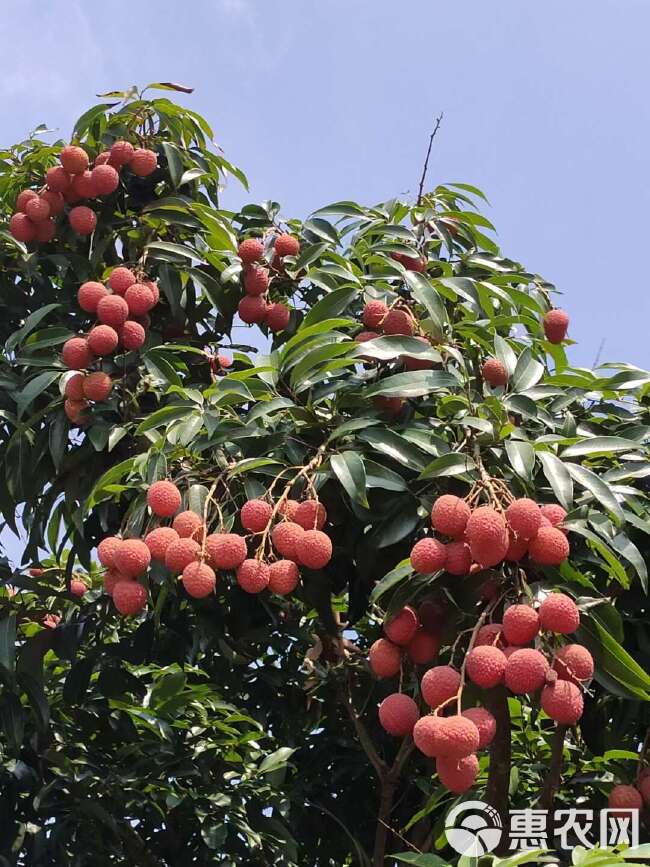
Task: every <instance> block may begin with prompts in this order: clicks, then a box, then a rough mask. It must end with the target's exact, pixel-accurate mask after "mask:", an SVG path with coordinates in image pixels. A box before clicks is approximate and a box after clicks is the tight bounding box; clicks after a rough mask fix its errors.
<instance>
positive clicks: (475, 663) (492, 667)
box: [465, 645, 508, 689]
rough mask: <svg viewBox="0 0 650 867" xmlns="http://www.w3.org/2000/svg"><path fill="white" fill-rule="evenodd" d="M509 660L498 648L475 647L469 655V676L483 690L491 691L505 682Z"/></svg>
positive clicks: (487, 646)
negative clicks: (504, 677)
mask: <svg viewBox="0 0 650 867" xmlns="http://www.w3.org/2000/svg"><path fill="white" fill-rule="evenodd" d="M507 661H508V660H507V659H506V658H505V656H504V655H503V653H502V652H501V651H500V650H499V648H498V647H491V646H490V645H482V646H479V647H473V648H472V649H471V650H470V652H469V653H468V654H467V659H466V660H465V670H466V672H467V676H468V677H469V679H470V680H471V681H472V683H475V684H476V685H477V686H480V687H481V688H482V689H491V687H493V686H496V685H497V684H498V683H501V681H502V680H503V675H504V672H505V670H506V663H507Z"/></svg>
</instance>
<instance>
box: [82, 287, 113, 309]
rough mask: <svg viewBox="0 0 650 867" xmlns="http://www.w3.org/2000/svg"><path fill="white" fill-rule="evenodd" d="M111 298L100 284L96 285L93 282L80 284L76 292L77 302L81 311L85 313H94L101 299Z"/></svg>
mask: <svg viewBox="0 0 650 867" xmlns="http://www.w3.org/2000/svg"><path fill="white" fill-rule="evenodd" d="M110 297H111V296H110V295H109V294H108V292H107V291H106V287H105V286H104V285H103V284H102V283H97V282H96V281H95V280H89V281H88V282H86V283H82V284H81V286H80V287H79V291H78V292H77V301H78V302H79V306H80V307H81V309H82V310H85V311H86V313H96V312H97V305H98V304H99V302H100V301H101V299H102V298H110Z"/></svg>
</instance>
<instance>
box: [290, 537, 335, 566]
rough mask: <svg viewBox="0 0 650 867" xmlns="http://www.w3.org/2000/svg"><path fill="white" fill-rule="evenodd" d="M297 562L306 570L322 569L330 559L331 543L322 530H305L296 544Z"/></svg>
mask: <svg viewBox="0 0 650 867" xmlns="http://www.w3.org/2000/svg"><path fill="white" fill-rule="evenodd" d="M296 557H297V559H298V562H299V563H301V564H302V565H303V566H306V567H307V568H308V569H323V568H324V567H325V566H327V564H328V563H329V561H330V560H331V559H332V541H331V539H330V537H329V536H328V535H327V534H326V533H323V531H322V530H305V532H304V533H303V534H302V536H300V538H299V539H298V540H297V542H296Z"/></svg>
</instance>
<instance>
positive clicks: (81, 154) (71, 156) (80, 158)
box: [48, 145, 88, 184]
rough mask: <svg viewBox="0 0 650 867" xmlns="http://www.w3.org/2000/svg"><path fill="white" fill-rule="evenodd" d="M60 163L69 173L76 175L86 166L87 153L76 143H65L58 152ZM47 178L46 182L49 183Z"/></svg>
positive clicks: (84, 169)
mask: <svg viewBox="0 0 650 867" xmlns="http://www.w3.org/2000/svg"><path fill="white" fill-rule="evenodd" d="M59 159H60V160H61V165H62V166H63V168H64V169H65V170H66V172H68V174H70V175H78V174H80V173H81V172H85V171H86V169H87V168H88V154H87V153H86V151H85V150H84V149H83V148H80V147H77V146H76V145H66V146H65V147H64V148H63V149H62V150H61V153H60V154H59ZM49 182H50V181H49V178H48V184H49Z"/></svg>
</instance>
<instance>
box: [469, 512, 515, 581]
mask: <svg viewBox="0 0 650 867" xmlns="http://www.w3.org/2000/svg"><path fill="white" fill-rule="evenodd" d="M466 533H467V541H468V542H469V547H470V551H471V553H472V557H473V558H474V560H475V561H476V562H477V563H479V564H480V565H481V566H483V568H486V567H489V566H496V565H497V563H500V562H501V561H502V560H503V558H504V557H505V555H506V552H507V551H508V529H507V526H506V521H505V518H504V517H503V515H501V514H500V513H499V512H497V511H496V509H493V508H492V507H491V506H479V508H478V509H475V510H474V511H473V512H472V514H471V515H470V517H469V520H468V521H467V528H466Z"/></svg>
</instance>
